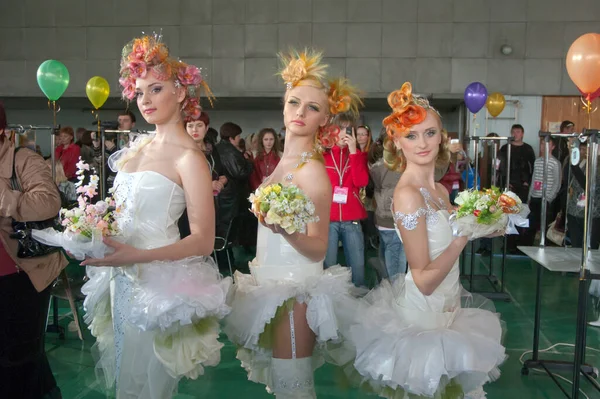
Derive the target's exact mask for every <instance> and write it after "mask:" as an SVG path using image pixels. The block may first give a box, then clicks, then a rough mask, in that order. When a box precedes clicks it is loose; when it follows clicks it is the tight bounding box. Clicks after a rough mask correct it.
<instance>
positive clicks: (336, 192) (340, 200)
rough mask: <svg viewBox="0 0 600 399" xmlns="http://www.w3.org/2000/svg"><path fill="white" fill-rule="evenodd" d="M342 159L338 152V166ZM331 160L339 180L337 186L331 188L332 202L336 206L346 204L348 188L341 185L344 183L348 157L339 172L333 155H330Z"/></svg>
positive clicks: (341, 154) (341, 152) (341, 153)
mask: <svg viewBox="0 0 600 399" xmlns="http://www.w3.org/2000/svg"><path fill="white" fill-rule="evenodd" d="M343 158H344V155H343V151H340V164H341V163H342V160H343ZM331 159H332V160H333V166H334V168H335V171H336V172H337V174H338V177H339V178H340V184H339V186H335V187H334V188H333V202H335V203H336V204H346V203H347V202H348V187H343V186H342V184H343V181H344V174H345V173H346V168H347V167H348V162H350V156H348V158H347V159H346V164H345V165H344V167H343V168H342V170H340V168H339V167H338V165H337V162H336V160H335V155H334V154H331Z"/></svg>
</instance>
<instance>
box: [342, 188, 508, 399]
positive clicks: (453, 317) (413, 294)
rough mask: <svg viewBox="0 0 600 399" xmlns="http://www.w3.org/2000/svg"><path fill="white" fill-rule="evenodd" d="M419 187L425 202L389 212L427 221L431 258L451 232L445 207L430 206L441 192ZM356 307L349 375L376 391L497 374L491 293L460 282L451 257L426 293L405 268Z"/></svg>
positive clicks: (461, 390)
mask: <svg viewBox="0 0 600 399" xmlns="http://www.w3.org/2000/svg"><path fill="white" fill-rule="evenodd" d="M421 194H422V195H423V197H424V199H425V204H426V206H425V207H424V208H421V209H419V210H418V211H417V212H416V213H414V214H409V215H406V214H401V213H398V212H397V213H396V214H395V215H394V219H395V220H396V222H397V223H402V225H403V227H404V228H406V229H408V230H412V229H414V228H415V227H416V225H417V223H423V222H425V223H426V224H427V237H428V242H427V244H428V246H429V255H430V258H431V259H432V260H433V259H435V258H436V257H438V256H439V255H440V254H442V252H444V250H445V249H446V248H447V247H448V246H449V245H450V243H451V242H452V241H453V240H454V238H455V237H453V235H452V229H451V227H450V225H449V223H448V218H449V214H448V212H447V211H446V210H436V208H438V209H439V208H445V206H444V204H443V200H441V199H440V200H438V201H439V202H437V203H436V200H433V199H432V198H431V195H430V194H429V192H428V191H427V190H425V189H421ZM434 206H435V208H434ZM422 216H424V218H421V217H422ZM396 231H397V233H398V235H400V232H399V231H398V229H396ZM409 266H410V265H409ZM356 315H357V318H356V319H355V323H354V324H353V325H352V326H351V327H350V329H349V331H348V336H349V341H350V342H351V343H352V344H353V346H354V347H355V348H356V359H355V361H354V368H355V371H358V374H360V375H359V376H358V375H357V376H356V377H357V379H358V380H359V381H358V383H359V384H363V385H366V386H367V387H368V388H369V390H374V391H375V392H376V393H378V394H379V395H380V396H382V397H388V398H405V397H406V398H408V397H411V398H412V397H415V396H416V397H427V398H433V397H434V398H440V397H442V396H443V397H457V398H458V397H461V398H462V397H463V396H462V395H463V394H465V395H466V394H468V393H469V392H471V391H480V390H481V386H482V385H484V384H485V383H487V382H488V381H491V380H494V379H496V378H498V377H499V376H500V370H499V369H498V366H500V364H501V363H502V362H503V361H504V360H505V358H506V354H505V348H504V347H503V346H502V343H501V341H502V335H503V327H502V323H501V321H500V318H499V315H498V314H497V313H495V310H494V307H493V304H491V302H490V301H488V300H487V299H485V298H483V297H481V296H474V295H473V294H470V293H468V292H467V291H466V290H464V289H463V288H462V286H461V284H460V271H459V266H458V260H457V261H456V263H455V264H454V266H453V267H452V269H451V270H450V272H449V273H448V275H447V276H446V278H445V279H444V280H443V281H442V283H441V284H440V285H439V286H438V287H437V289H436V290H435V291H434V292H433V293H432V294H431V295H424V294H422V293H421V291H420V290H419V288H418V287H417V285H416V284H415V282H414V280H413V277H412V274H411V272H410V270H409V272H408V273H407V274H406V276H405V277H404V278H402V277H401V278H399V279H398V280H396V281H394V282H393V283H390V282H388V281H387V280H386V281H384V282H382V284H381V285H380V286H379V287H377V288H375V289H374V290H373V291H371V292H370V293H369V294H368V295H367V296H365V298H363V299H362V301H361V306H360V307H359V309H358V310H357V312H356ZM452 392H454V393H455V394H456V395H453V394H452ZM467 397H468V396H467ZM481 397H484V396H481Z"/></svg>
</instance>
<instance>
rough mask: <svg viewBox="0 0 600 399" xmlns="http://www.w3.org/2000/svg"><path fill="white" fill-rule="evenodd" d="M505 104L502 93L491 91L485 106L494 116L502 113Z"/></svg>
mask: <svg viewBox="0 0 600 399" xmlns="http://www.w3.org/2000/svg"><path fill="white" fill-rule="evenodd" d="M505 105H506V100H505V99H504V96H503V95H502V93H492V94H490V95H489V96H488V98H487V101H486V103H485V106H486V107H487V110H488V112H489V113H490V115H492V116H493V117H494V118H495V117H497V116H498V115H500V114H501V113H502V110H503V109H504V106H505Z"/></svg>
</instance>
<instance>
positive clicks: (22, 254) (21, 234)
mask: <svg viewBox="0 0 600 399" xmlns="http://www.w3.org/2000/svg"><path fill="white" fill-rule="evenodd" d="M20 149H21V147H19V148H15V152H14V154H13V170H12V176H11V177H10V186H11V188H12V189H13V190H14V191H20V192H23V189H22V188H21V185H20V184H19V181H18V180H17V172H16V169H15V156H16V154H17V151H19V150H20ZM49 227H51V228H54V229H56V230H62V227H61V225H60V223H59V221H58V216H56V217H53V218H51V219H48V220H44V221H41V222H19V221H17V220H14V219H13V221H12V228H13V233H12V234H11V235H10V238H12V239H15V240H18V241H19V246H18V250H17V257H19V258H37V257H40V256H46V255H49V254H51V253H54V252H57V251H59V250H60V248H59V247H51V246H49V245H45V244H41V243H39V242H37V241H36V240H34V239H33V237H31V230H34V229H35V230H43V229H47V228H49Z"/></svg>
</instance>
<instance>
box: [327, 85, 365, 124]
mask: <svg viewBox="0 0 600 399" xmlns="http://www.w3.org/2000/svg"><path fill="white" fill-rule="evenodd" d="M328 97H329V113H330V114H331V115H337V114H342V113H346V112H348V113H350V114H352V115H354V116H357V115H358V113H359V107H361V106H362V105H363V101H362V100H361V98H360V92H359V91H358V90H357V89H356V88H355V87H353V86H351V85H350V83H349V82H348V80H347V79H346V78H341V77H340V78H336V79H332V80H330V81H329V93H328Z"/></svg>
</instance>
